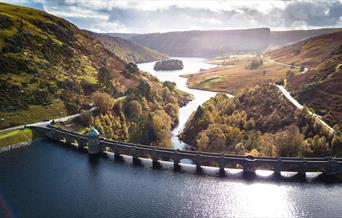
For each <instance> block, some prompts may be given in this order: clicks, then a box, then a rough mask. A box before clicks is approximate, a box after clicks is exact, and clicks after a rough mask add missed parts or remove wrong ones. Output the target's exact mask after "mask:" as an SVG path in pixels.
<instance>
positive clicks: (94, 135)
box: [87, 127, 100, 137]
mask: <svg viewBox="0 0 342 218" xmlns="http://www.w3.org/2000/svg"><path fill="white" fill-rule="evenodd" d="M99 135H100V133H99V131H97V130H96V129H95V128H94V127H92V128H91V129H90V130H89V132H88V134H87V136H91V137H97V136H99Z"/></svg>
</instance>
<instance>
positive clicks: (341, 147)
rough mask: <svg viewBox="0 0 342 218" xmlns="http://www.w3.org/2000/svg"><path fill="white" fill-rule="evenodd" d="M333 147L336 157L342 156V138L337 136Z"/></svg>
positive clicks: (333, 141) (332, 143)
mask: <svg viewBox="0 0 342 218" xmlns="http://www.w3.org/2000/svg"><path fill="white" fill-rule="evenodd" d="M331 147H332V150H333V153H334V154H335V155H338V156H341V155H342V137H341V136H339V135H335V136H334V138H333V140H332V142H331Z"/></svg>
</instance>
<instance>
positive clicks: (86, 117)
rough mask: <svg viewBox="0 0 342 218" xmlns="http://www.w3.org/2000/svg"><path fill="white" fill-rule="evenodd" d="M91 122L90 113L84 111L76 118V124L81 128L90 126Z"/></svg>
mask: <svg viewBox="0 0 342 218" xmlns="http://www.w3.org/2000/svg"><path fill="white" fill-rule="evenodd" d="M91 121H92V114H91V111H85V112H83V113H81V115H80V116H79V117H78V122H79V123H80V124H81V125H83V126H87V127H88V126H90V124H91Z"/></svg>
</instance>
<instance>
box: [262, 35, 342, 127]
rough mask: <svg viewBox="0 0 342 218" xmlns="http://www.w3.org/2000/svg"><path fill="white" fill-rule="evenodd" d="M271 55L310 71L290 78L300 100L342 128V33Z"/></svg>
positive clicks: (319, 38)
mask: <svg viewBox="0 0 342 218" xmlns="http://www.w3.org/2000/svg"><path fill="white" fill-rule="evenodd" d="M268 55H269V56H270V57H272V58H274V59H276V60H279V61H284V62H285V61H286V62H287V63H295V64H300V65H303V66H305V67H308V68H309V71H308V72H307V73H305V74H302V75H297V76H295V77H293V78H291V79H289V80H288V86H287V87H288V89H289V90H290V91H291V92H293V94H294V95H295V97H296V98H297V99H298V100H299V102H301V103H303V104H307V105H308V106H310V107H312V108H314V109H315V110H316V112H317V113H318V114H320V115H322V116H323V118H324V120H326V121H327V122H328V123H329V124H330V125H335V124H338V125H339V126H340V127H342V88H341V87H342V76H341V74H342V73H341V63H342V32H341V31H339V32H336V33H332V34H326V35H322V36H318V37H314V38H312V39H309V40H305V41H303V42H300V43H296V44H294V45H291V46H287V47H285V48H283V49H280V50H276V51H273V52H270V53H269V54H268Z"/></svg>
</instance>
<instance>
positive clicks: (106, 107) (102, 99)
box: [92, 92, 115, 113]
mask: <svg viewBox="0 0 342 218" xmlns="http://www.w3.org/2000/svg"><path fill="white" fill-rule="evenodd" d="M92 99H93V102H94V104H95V106H97V107H98V108H99V110H100V111H101V112H102V113H106V112H107V111H110V110H111V109H112V108H113V106H114V103H115V100H114V98H113V97H112V96H110V95H109V94H107V93H105V92H96V93H95V94H94V95H93V98H92Z"/></svg>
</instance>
